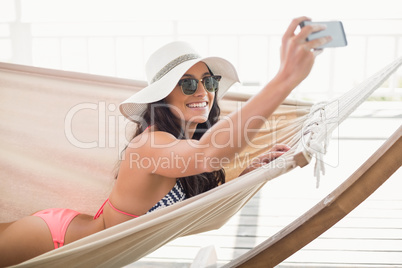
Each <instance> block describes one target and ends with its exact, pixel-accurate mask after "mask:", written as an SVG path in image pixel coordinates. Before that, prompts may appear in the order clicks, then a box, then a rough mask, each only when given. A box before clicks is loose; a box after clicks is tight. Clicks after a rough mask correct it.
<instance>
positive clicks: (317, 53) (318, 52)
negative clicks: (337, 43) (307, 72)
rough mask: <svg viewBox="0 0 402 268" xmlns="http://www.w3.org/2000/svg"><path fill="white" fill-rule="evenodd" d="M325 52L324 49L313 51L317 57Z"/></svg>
mask: <svg viewBox="0 0 402 268" xmlns="http://www.w3.org/2000/svg"><path fill="white" fill-rule="evenodd" d="M323 51H324V49H322V48H315V49H313V54H314V56H315V57H317V56H318V55H320V54H321V53H322V52H323Z"/></svg>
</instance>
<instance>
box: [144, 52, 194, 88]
mask: <svg viewBox="0 0 402 268" xmlns="http://www.w3.org/2000/svg"><path fill="white" fill-rule="evenodd" d="M199 58H201V57H200V55H198V54H185V55H182V56H180V57H177V58H175V59H174V60H172V61H171V62H169V63H168V64H166V65H165V67H163V68H162V69H161V70H160V71H159V72H157V73H156V75H155V76H154V78H152V80H151V84H152V83H154V82H156V81H158V80H159V79H161V78H162V77H163V76H164V75H165V74H167V73H168V72H170V71H171V70H172V69H173V68H175V67H176V66H177V65H179V64H181V63H183V62H185V61H189V60H195V59H199Z"/></svg>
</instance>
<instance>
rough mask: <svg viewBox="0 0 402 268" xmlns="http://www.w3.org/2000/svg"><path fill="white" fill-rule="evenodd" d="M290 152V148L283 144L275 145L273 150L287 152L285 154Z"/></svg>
mask: <svg viewBox="0 0 402 268" xmlns="http://www.w3.org/2000/svg"><path fill="white" fill-rule="evenodd" d="M289 150H290V147H289V146H288V145H286V144H281V143H278V144H275V145H274V146H273V147H272V149H271V151H285V152H287V151H289Z"/></svg>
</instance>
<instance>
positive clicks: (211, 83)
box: [178, 75, 222, 95]
mask: <svg viewBox="0 0 402 268" xmlns="http://www.w3.org/2000/svg"><path fill="white" fill-rule="evenodd" d="M221 78H222V76H220V75H212V76H207V77H204V78H202V79H201V80H197V79H195V78H184V79H181V80H179V83H178V84H179V86H181V90H182V91H183V93H184V94H185V95H193V94H194V93H195V92H196V91H197V88H198V82H201V83H202V84H203V86H204V88H205V89H206V90H207V91H208V92H211V93H212V92H216V91H217V90H218V88H219V81H220V80H221Z"/></svg>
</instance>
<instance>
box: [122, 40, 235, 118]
mask: <svg viewBox="0 0 402 268" xmlns="http://www.w3.org/2000/svg"><path fill="white" fill-rule="evenodd" d="M201 61H202V62H204V63H205V64H206V65H207V66H208V67H209V69H210V70H211V71H212V73H213V74H214V75H221V76H222V78H221V80H220V82H219V89H218V92H217V98H218V99H220V98H222V96H223V95H224V94H225V93H226V91H227V90H228V89H229V88H230V87H231V86H232V85H233V84H234V83H236V82H239V78H238V75H237V72H236V69H235V68H234V66H233V65H232V64H231V63H230V62H229V61H227V60H225V59H223V58H219V57H205V58H203V57H201V56H200V55H199V54H198V53H197V51H196V50H195V49H194V48H192V47H191V45H190V44H188V43H186V42H181V41H178V42H172V43H169V44H167V45H165V46H163V47H161V48H160V49H158V50H157V51H156V52H154V53H153V54H152V55H151V56H150V57H149V59H148V62H147V63H146V65H145V71H146V75H147V80H148V86H147V87H145V88H143V89H141V90H140V91H139V92H137V93H136V94H134V95H132V96H131V97H130V98H128V99H127V100H125V101H123V102H122V103H121V104H120V107H119V108H120V112H121V113H122V114H123V115H124V116H125V117H127V118H128V119H130V120H133V121H136V122H141V121H142V120H141V115H142V113H143V112H144V110H145V109H146V107H147V104H148V103H153V102H156V101H159V100H162V99H164V98H166V97H167V96H168V95H169V94H170V92H172V91H173V89H174V88H175V87H176V85H177V83H178V82H179V80H180V79H181V78H182V76H183V75H184V74H185V73H186V72H187V71H188V69H190V68H191V67H192V66H193V65H194V64H196V63H198V62H201Z"/></svg>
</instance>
